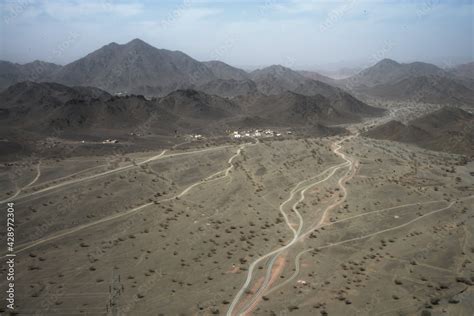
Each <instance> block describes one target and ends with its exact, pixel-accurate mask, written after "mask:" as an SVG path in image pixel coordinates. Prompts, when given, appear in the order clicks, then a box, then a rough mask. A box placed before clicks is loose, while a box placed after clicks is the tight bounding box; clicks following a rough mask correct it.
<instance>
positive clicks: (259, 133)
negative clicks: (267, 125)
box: [230, 129, 292, 138]
mask: <svg viewBox="0 0 474 316" xmlns="http://www.w3.org/2000/svg"><path fill="white" fill-rule="evenodd" d="M286 134H288V135H291V134H292V132H291V131H287V132H286ZM230 136H231V137H232V138H243V137H281V136H282V133H281V132H277V131H273V130H271V129H265V130H263V129H255V130H246V131H233V132H231V134H230Z"/></svg>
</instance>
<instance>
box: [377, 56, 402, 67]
mask: <svg viewBox="0 0 474 316" xmlns="http://www.w3.org/2000/svg"><path fill="white" fill-rule="evenodd" d="M376 65H390V66H398V65H400V64H399V63H398V62H396V61H395V60H393V59H390V58H384V59H382V60H380V61H379V62H378V63H377V64H376Z"/></svg>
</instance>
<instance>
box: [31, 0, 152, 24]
mask: <svg viewBox="0 0 474 316" xmlns="http://www.w3.org/2000/svg"><path fill="white" fill-rule="evenodd" d="M40 8H41V9H42V11H43V12H44V13H46V14H47V15H49V16H51V17H54V18H57V19H60V20H66V19H71V18H79V17H87V16H90V15H97V14H112V15H117V16H122V17H126V16H133V15H138V14H140V13H142V12H143V5H142V4H140V3H118V2H115V1H112V0H99V1H88V0H86V1H72V2H71V1H46V2H41V3H40Z"/></svg>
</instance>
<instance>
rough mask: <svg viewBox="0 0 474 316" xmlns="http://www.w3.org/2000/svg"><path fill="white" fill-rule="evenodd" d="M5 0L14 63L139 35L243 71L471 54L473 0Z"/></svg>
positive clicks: (8, 52)
mask: <svg viewBox="0 0 474 316" xmlns="http://www.w3.org/2000/svg"><path fill="white" fill-rule="evenodd" d="M0 3H1V7H0V8H1V15H2V16H1V19H2V20H1V24H0V25H1V29H0V34H1V45H0V48H1V49H0V59H2V60H8V61H11V62H18V63H26V62H30V61H33V60H44V61H48V62H54V63H57V64H67V63H69V62H71V61H74V60H76V59H78V58H80V57H83V56H84V55H86V54H88V53H90V52H92V51H94V50H96V49H98V48H100V47H102V46H103V45H106V44H108V43H110V42H117V43H119V44H124V43H127V42H128V41H130V40H132V39H133V38H140V39H142V40H144V41H146V42H147V43H149V44H151V45H153V46H155V47H157V48H165V49H169V50H180V51H183V52H184V53H186V54H188V55H190V56H191V57H193V58H195V59H197V60H201V61H204V60H215V59H217V60H221V61H224V62H226V63H229V64H231V65H234V66H238V67H243V68H252V67H258V66H267V65H270V64H281V65H284V66H287V67H291V68H299V69H318V68H321V69H336V68H340V67H367V66H369V65H371V64H374V63H375V62H376V61H378V60H380V59H383V58H391V59H394V60H396V61H399V62H412V61H425V62H432V63H435V64H438V65H440V66H444V67H446V66H450V65H453V64H458V63H464V62H469V61H472V59H473V47H472V40H471V39H472V37H473V24H472V20H473V15H474V14H473V12H474V11H473V4H472V2H471V1H453V2H450V3H441V2H440V1H424V2H420V3H419V2H416V1H401V2H389V3H382V2H381V1H353V0H349V1H297V0H294V1H272V0H271V1H243V2H237V1H219V2H213V1H203V0H185V1H165V2H164V3H159V4H157V3H153V2H151V1H148V2H141V3H138V2H134V1H105V0H104V1H99V2H94V1H61V2H56V1H55V2H49V1H20V2H18V1H2V2H0ZM99 26H100V29H101V32H96V31H93V30H97V29H98V27H99ZM348 52H350V54H348ZM453 52H456V54H455V56H453Z"/></svg>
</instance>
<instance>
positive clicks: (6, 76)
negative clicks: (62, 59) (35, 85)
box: [0, 60, 61, 91]
mask: <svg viewBox="0 0 474 316" xmlns="http://www.w3.org/2000/svg"><path fill="white" fill-rule="evenodd" d="M59 68H61V66H59V65H56V64H52V63H47V62H44V61H39V60H36V61H34V62H31V63H27V64H23V65H20V64H15V63H11V62H8V61H1V60H0V91H2V90H4V89H6V88H7V87H8V86H10V85H12V84H14V83H17V82H20V81H41V80H44V79H45V78H48V77H49V76H50V75H51V74H52V73H53V72H55V71H57V70H58V69H59Z"/></svg>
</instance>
